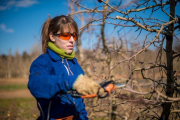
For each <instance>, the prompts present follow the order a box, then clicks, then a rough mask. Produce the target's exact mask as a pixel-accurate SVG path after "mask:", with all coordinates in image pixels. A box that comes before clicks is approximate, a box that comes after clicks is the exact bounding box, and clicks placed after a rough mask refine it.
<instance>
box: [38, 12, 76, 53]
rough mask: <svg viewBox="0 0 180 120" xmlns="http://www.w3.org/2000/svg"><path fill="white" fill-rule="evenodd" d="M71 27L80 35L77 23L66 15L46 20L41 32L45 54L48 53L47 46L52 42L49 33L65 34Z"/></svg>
mask: <svg viewBox="0 0 180 120" xmlns="http://www.w3.org/2000/svg"><path fill="white" fill-rule="evenodd" d="M71 27H74V29H75V32H77V33H78V26H77V24H76V22H75V21H74V20H73V19H72V18H70V17H68V16H65V15H61V16H56V17H55V18H49V19H48V20H46V21H45V23H44V24H43V27H42V31H41V37H42V38H41V39H42V51H43V53H46V49H47V45H48V42H49V41H50V38H49V33H51V32H52V33H57V32H58V31H60V32H63V31H64V29H65V28H68V29H70V28H71Z"/></svg>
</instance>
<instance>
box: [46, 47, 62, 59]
mask: <svg viewBox="0 0 180 120" xmlns="http://www.w3.org/2000/svg"><path fill="white" fill-rule="evenodd" d="M47 53H48V54H49V56H50V58H51V59H53V60H54V61H58V60H61V59H62V58H61V57H60V56H59V55H58V54H57V53H55V52H54V51H52V50H51V49H49V48H47Z"/></svg>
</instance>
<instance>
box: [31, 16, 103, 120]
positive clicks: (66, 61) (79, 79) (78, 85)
mask: <svg viewBox="0 0 180 120" xmlns="http://www.w3.org/2000/svg"><path fill="white" fill-rule="evenodd" d="M41 35H42V50H43V53H44V54H42V55H40V56H39V57H38V58H37V59H36V60H34V61H33V63H32V65H31V67H30V75H29V82H28V88H29V90H30V91H31V94H32V95H33V96H34V97H35V98H36V100H37V105H38V109H39V110H40V116H39V118H38V120H54V119H60V118H65V117H69V118H70V117H71V118H73V119H77V120H87V119H88V118H87V112H86V110H85V105H84V103H83V99H82V98H73V97H72V96H71V94H68V91H70V90H73V89H74V90H76V91H77V92H78V93H80V94H82V95H88V94H97V92H98V91H99V93H100V94H103V92H104V91H103V89H102V88H101V87H100V85H99V84H97V83H96V82H95V81H93V80H92V79H90V78H88V77H86V76H84V72H83V70H82V68H81V67H80V66H79V64H78V62H77V59H76V58H75V57H74V56H75V52H74V50H73V48H74V45H75V41H76V40H77V38H78V27H77V24H76V22H75V21H74V20H73V19H71V18H70V17H68V16H64V15H62V16H57V17H55V18H53V19H52V18H50V19H48V20H47V21H46V22H45V23H44V25H43V28H42V33H41Z"/></svg>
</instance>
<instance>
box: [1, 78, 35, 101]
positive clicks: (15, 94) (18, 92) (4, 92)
mask: <svg viewBox="0 0 180 120" xmlns="http://www.w3.org/2000/svg"><path fill="white" fill-rule="evenodd" d="M27 83H28V80H27V78H24V79H23V78H16V79H0V88H2V87H4V88H5V86H17V85H18V86H19V85H20V86H24V88H22V87H20V86H19V88H17V87H16V88H12V87H11V88H8V87H6V88H5V89H0V98H1V99H6V98H29V97H33V96H32V95H31V93H30V91H29V90H28V89H27Z"/></svg>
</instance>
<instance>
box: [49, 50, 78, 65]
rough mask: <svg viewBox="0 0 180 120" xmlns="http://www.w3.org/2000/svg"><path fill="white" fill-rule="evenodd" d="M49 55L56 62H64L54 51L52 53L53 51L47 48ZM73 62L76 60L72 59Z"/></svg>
mask: <svg viewBox="0 0 180 120" xmlns="http://www.w3.org/2000/svg"><path fill="white" fill-rule="evenodd" d="M46 51H47V53H48V54H49V56H50V58H51V59H53V60H54V61H59V60H62V58H61V57H60V56H59V55H58V54H57V53H55V52H54V51H52V50H51V49H49V48H47V50H46ZM72 61H73V62H75V61H76V59H75V58H73V59H72Z"/></svg>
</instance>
